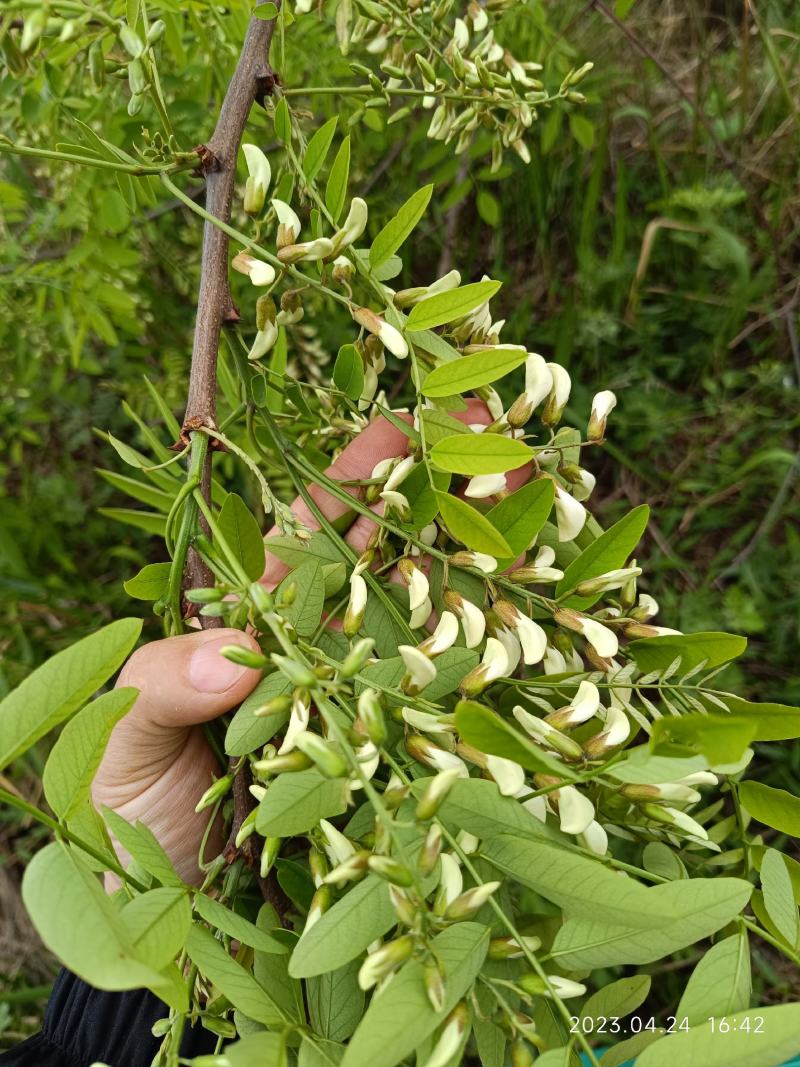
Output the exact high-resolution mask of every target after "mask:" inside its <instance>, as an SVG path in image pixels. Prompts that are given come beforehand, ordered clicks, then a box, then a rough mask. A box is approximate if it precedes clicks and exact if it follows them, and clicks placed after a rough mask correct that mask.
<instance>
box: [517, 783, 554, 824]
mask: <svg viewBox="0 0 800 1067" xmlns="http://www.w3.org/2000/svg"><path fill="white" fill-rule="evenodd" d="M528 792H530V790H529V789H528V786H527V785H526V786H525V788H524V789H521V790H520V793H522V794H523V795H524V794H525V793H528ZM517 796H519V793H518V794H517ZM522 806H523V808H524V809H525V810H526V811H527V812H529V813H530V814H531V815H532V816H533V817H534V819H538V820H539V822H547V798H546V797H544V796H541V797H528V799H527V800H523V801H522Z"/></svg>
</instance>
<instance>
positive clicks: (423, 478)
mask: <svg viewBox="0 0 800 1067" xmlns="http://www.w3.org/2000/svg"><path fill="white" fill-rule="evenodd" d="M430 474H431V475H432V477H429V473H428V470H427V469H426V467H425V464H424V463H418V464H417V465H416V466H415V467H414V469H413V470H412V471H411V473H410V474H409V475H408V477H406V478H404V479H403V496H404V497H405V498H406V500H407V501H408V505H409V507H410V508H411V520H410V524H411V525H413V527H414V529H416V530H421V529H422V528H423V527H424V526H427V525H428V523H430V522H433V520H434V519H435V518H436V516H437V515H438V514H439V502H438V501H437V499H436V490H437V489H438V490H439V492H440V493H446V492H447V490H448V489H449V487H450V475H449V474H446V473H444V472H443V471H431V472H430ZM431 481H432V482H433V484H431Z"/></svg>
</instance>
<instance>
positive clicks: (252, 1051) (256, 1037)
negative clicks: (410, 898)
mask: <svg viewBox="0 0 800 1067" xmlns="http://www.w3.org/2000/svg"><path fill="white" fill-rule="evenodd" d="M256 10H258V9H256ZM224 1061H225V1064H226V1067H254V1065H255V1064H265V1065H266V1064H269V1067H286V1038H285V1036H284V1035H283V1034H281V1033H274V1032H268V1031H261V1032H259V1033H256V1034H248V1035H247V1036H246V1037H243V1038H240V1040H239V1041H234V1042H233V1044H231V1045H226V1046H225V1053H224ZM192 1062H196V1061H192ZM326 1067H328V1065H326Z"/></svg>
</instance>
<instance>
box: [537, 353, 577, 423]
mask: <svg viewBox="0 0 800 1067" xmlns="http://www.w3.org/2000/svg"><path fill="white" fill-rule="evenodd" d="M547 366H548V368H549V370H550V374H551V375H552V378H553V388H552V389H551V390H550V395H549V396H548V398H547V403H546V404H545V407H544V411H543V412H542V422H543V423H544V424H545V425H546V426H555V424H556V423H557V422H558V421H559V419H560V418H561V415H562V412H563V411H564V408H565V407H566V406H567V401H568V400H569V394H570V389H571V388H572V380H571V378H570V376H569V374H568V373H567V372H566V371H565V370H564V368H563V367H562V366H561V365H560V364H559V363H548V364H547Z"/></svg>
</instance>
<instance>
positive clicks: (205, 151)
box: [192, 144, 219, 177]
mask: <svg viewBox="0 0 800 1067" xmlns="http://www.w3.org/2000/svg"><path fill="white" fill-rule="evenodd" d="M192 151H193V152H194V153H195V154H196V155H197V157H198V158H199V160H200V165H199V167H198V168H197V170H198V173H199V174H200V175H201V176H202V177H206V176H207V175H208V174H210V173H211V172H212V171H213V170H218V169H219V159H218V158H217V157H216V156H215V155H214V153H213V152H212V151H211V149H210V148H209V147H208V145H205V144H199V145H197V147H196V148H193V149H192Z"/></svg>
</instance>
